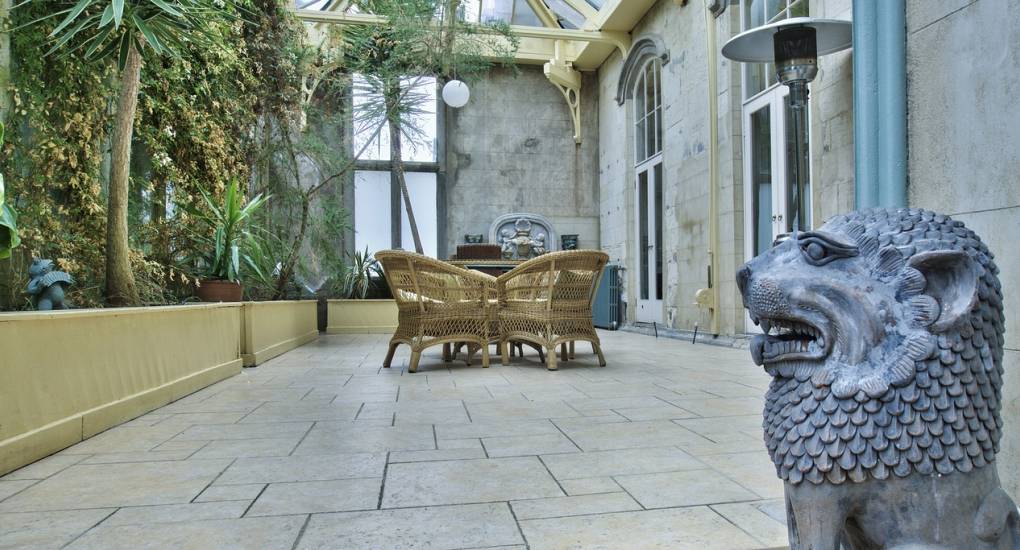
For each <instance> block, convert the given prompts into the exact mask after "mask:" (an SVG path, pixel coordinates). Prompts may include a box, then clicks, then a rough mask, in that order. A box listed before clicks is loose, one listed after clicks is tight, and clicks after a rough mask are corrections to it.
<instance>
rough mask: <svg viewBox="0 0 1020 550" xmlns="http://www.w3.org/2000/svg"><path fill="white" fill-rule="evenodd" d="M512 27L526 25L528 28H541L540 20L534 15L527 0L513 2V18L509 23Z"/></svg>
mask: <svg viewBox="0 0 1020 550" xmlns="http://www.w3.org/2000/svg"><path fill="white" fill-rule="evenodd" d="M511 23H512V24H514V25H527V26H529V27H541V26H542V20H541V19H539V18H538V15H536V14H535V10H533V9H531V6H529V5H528V0H516V1H515V2H514V18H513V20H512V21H511Z"/></svg>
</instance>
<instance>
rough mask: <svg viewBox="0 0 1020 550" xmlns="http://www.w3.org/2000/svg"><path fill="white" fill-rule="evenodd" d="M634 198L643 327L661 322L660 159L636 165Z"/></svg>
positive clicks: (639, 314) (639, 313)
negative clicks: (646, 324) (635, 198)
mask: <svg viewBox="0 0 1020 550" xmlns="http://www.w3.org/2000/svg"><path fill="white" fill-rule="evenodd" d="M636 172H637V181H636V187H635V192H636V194H637V201H636V203H635V204H636V206H637V215H636V216H635V218H636V220H637V243H636V244H637V247H636V248H637V264H638V265H637V272H638V280H637V287H638V288H637V294H638V296H637V311H636V312H635V318H636V320H637V321H639V322H644V323H652V322H655V323H661V322H663V307H662V296H663V292H664V288H663V283H664V281H663V265H662V254H663V251H662V201H663V197H662V193H663V189H662V155H656V156H655V157H653V158H652V159H649V160H648V161H646V162H644V163H642V164H640V165H638V167H637V171H636Z"/></svg>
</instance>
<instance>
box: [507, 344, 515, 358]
mask: <svg viewBox="0 0 1020 550" xmlns="http://www.w3.org/2000/svg"><path fill="white" fill-rule="evenodd" d="M507 347H509V348H510V357H517V344H515V343H514V342H510V344H509V345H508V346H507Z"/></svg>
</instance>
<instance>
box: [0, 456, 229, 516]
mask: <svg viewBox="0 0 1020 550" xmlns="http://www.w3.org/2000/svg"><path fill="white" fill-rule="evenodd" d="M229 465H230V461H229V460H188V461H178V462H140V463H128V464H83V465H75V466H71V467H70V468H68V469H66V470H63V471H61V472H60V473H58V474H56V475H54V476H53V477H50V478H48V479H45V480H43V481H40V482H39V483H37V484H36V485H33V486H32V487H30V488H28V489H26V490H24V491H22V492H21V493H18V494H17V495H15V496H13V497H11V498H9V499H7V500H5V501H3V502H2V503H0V511H2V512H26V511H42V510H71V509H82V508H110V507H118V506H144V505H152V504H174V503H185V502H189V501H190V500H191V499H192V498H194V497H195V496H197V495H198V494H199V493H201V492H202V490H203V489H205V487H206V486H207V485H209V483H211V482H212V481H213V480H214V479H216V476H218V475H219V474H220V473H221V472H223V470H225V469H226V468H227V466H229Z"/></svg>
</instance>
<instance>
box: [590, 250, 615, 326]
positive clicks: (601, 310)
mask: <svg viewBox="0 0 1020 550" xmlns="http://www.w3.org/2000/svg"><path fill="white" fill-rule="evenodd" d="M622 277H623V269H621V268H620V266H618V265H615V264H609V265H607V266H606V268H605V269H604V270H602V279H601V280H600V281H599V288H598V291H597V292H596V293H595V303H594V304H592V306H593V307H592V322H593V323H594V325H595V326H596V327H598V328H605V329H609V330H616V329H618V328H620V293H621V292H622V290H623V289H622V286H623V285H622V283H623V281H622Z"/></svg>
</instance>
